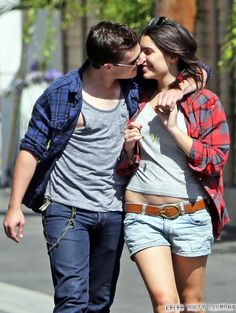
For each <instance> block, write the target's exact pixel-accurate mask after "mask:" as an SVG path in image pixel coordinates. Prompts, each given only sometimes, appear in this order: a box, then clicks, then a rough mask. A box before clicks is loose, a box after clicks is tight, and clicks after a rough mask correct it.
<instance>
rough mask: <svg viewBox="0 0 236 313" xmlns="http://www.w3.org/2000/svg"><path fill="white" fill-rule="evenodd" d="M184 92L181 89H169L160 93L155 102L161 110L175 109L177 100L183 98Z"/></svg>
mask: <svg viewBox="0 0 236 313" xmlns="http://www.w3.org/2000/svg"><path fill="white" fill-rule="evenodd" d="M183 96H184V92H183V90H181V89H169V90H166V91H161V92H159V93H158V95H157V97H156V99H155V102H156V108H157V109H158V110H159V111H161V112H169V111H172V110H173V109H174V107H175V106H176V102H177V101H179V100H181V99H182V98H183Z"/></svg>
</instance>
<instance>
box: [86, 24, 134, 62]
mask: <svg viewBox="0 0 236 313" xmlns="http://www.w3.org/2000/svg"><path fill="white" fill-rule="evenodd" d="M137 44H138V37H137V35H136V33H135V32H134V31H133V30H132V29H130V28H129V27H128V26H127V25H122V24H118V23H114V22H109V21H102V22H99V23H98V24H96V25H94V26H92V27H91V29H90V31H89V34H88V37H87V40H86V52H87V56H88V59H89V61H90V63H91V65H92V66H93V67H95V68H100V66H101V65H103V64H105V63H113V64H115V63H119V62H120V61H121V60H122V58H123V56H124V54H125V53H126V52H127V50H130V49H132V48H134V47H135V46H136V45H137Z"/></svg>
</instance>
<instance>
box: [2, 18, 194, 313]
mask: <svg viewBox="0 0 236 313" xmlns="http://www.w3.org/2000/svg"><path fill="white" fill-rule="evenodd" d="M86 50H87V56H88V60H87V61H86V62H85V64H84V65H82V67H81V68H80V69H79V70H75V71H72V72H70V73H68V74H67V75H65V76H63V77H61V78H59V79H58V80H57V81H56V82H54V83H53V84H52V85H51V86H50V87H49V88H48V89H47V90H46V91H45V92H44V93H43V95H42V96H41V97H40V98H39V99H38V101H37V102H36V104H35V106H34V110H33V113H32V118H31V121H30V124H29V129H28V131H27V133H26V135H25V137H24V139H23V140H22V143H21V147H20V148H21V151H20V153H19V155H18V158H17V161H16V165H15V170H14V177H13V188H12V194H11V198H10V202H9V208H8V212H7V214H6V217H5V219H4V228H5V232H6V235H7V236H8V237H9V238H11V239H13V240H15V241H16V242H19V238H21V237H23V229H24V224H25V219H24V215H23V213H22V209H21V206H22V203H24V204H25V205H27V206H28V207H30V208H32V209H33V210H34V211H37V212H42V216H43V226H44V234H45V238H46V242H47V246H48V253H49V258H50V264H51V272H52V278H53V283H54V288H55V308H54V313H59V312H63V313H81V312H87V313H92V312H96V313H99V312H100V313H108V312H110V306H111V304H112V302H113V298H114V292H115V287H116V282H117V278H118V274H119V260H120V256H121V252H122V248H123V195H124V189H125V185H126V183H127V181H126V178H121V177H118V176H117V174H116V171H115V167H116V162H117V159H118V157H119V155H120V151H121V149H122V146H123V142H124V139H123V130H124V126H125V124H126V123H127V121H128V120H129V118H130V117H131V116H132V115H133V114H134V112H135V111H136V109H137V105H138V101H139V85H138V83H137V82H135V80H133V78H134V77H135V76H136V75H137V67H138V63H139V60H138V58H139V54H140V46H139V42H138V38H137V36H136V34H135V33H134V32H133V31H132V30H130V29H129V28H127V27H126V26H124V25H120V24H115V23H112V22H100V23H98V24H97V25H95V26H93V27H92V28H91V30H90V32H89V34H88V37H87V41H86ZM183 88H184V90H185V92H188V90H189V89H192V88H193V89H195V86H194V87H192V86H191V84H189V82H185V83H184V82H183ZM182 96H183V91H182V90H181V89H180V90H176V91H174V92H173V91H170V92H169V93H168V92H167V93H166V94H163V95H161V98H160V99H159V100H158V101H159V103H160V105H162V106H163V108H164V109H165V108H169V107H170V106H171V105H172V103H173V102H174V103H175V102H176V100H177V99H180V98H182Z"/></svg>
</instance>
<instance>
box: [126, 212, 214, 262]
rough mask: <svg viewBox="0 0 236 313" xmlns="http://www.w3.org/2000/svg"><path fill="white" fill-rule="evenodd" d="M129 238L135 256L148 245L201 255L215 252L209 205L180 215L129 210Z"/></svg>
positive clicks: (127, 220)
mask: <svg viewBox="0 0 236 313" xmlns="http://www.w3.org/2000/svg"><path fill="white" fill-rule="evenodd" d="M124 231H125V241H126V245H127V247H128V249H129V252H130V255H131V257H132V256H133V255H134V254H135V253H137V252H139V251H141V250H143V249H147V248H151V247H158V246H170V248H171V251H172V252H173V253H175V254H178V255H181V256H186V257H198V256H203V255H208V254H210V253H211V246H212V244H213V241H214V237H213V230H212V222H211V216H210V214H209V212H208V210H207V209H203V210H200V211H196V212H194V213H191V214H184V215H180V216H179V217H177V218H176V219H172V220H171V219H167V218H163V217H159V216H158V217H157V216H148V215H143V214H136V213H127V214H126V217H125V221H124Z"/></svg>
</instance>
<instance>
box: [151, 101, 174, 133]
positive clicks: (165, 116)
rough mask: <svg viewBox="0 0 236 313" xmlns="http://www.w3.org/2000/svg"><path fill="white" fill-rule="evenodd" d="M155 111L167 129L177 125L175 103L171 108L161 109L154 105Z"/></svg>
mask: <svg viewBox="0 0 236 313" xmlns="http://www.w3.org/2000/svg"><path fill="white" fill-rule="evenodd" d="M155 111H156V113H157V115H158V116H159V117H160V119H161V120H162V122H163V124H164V125H165V127H166V128H167V129H168V130H172V129H174V128H176V127H178V126H177V114H178V109H177V105H176V104H175V106H174V107H173V108H172V110H171V111H170V110H168V111H167V110H165V111H163V110H162V109H160V108H159V107H157V106H156V107H155Z"/></svg>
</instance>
